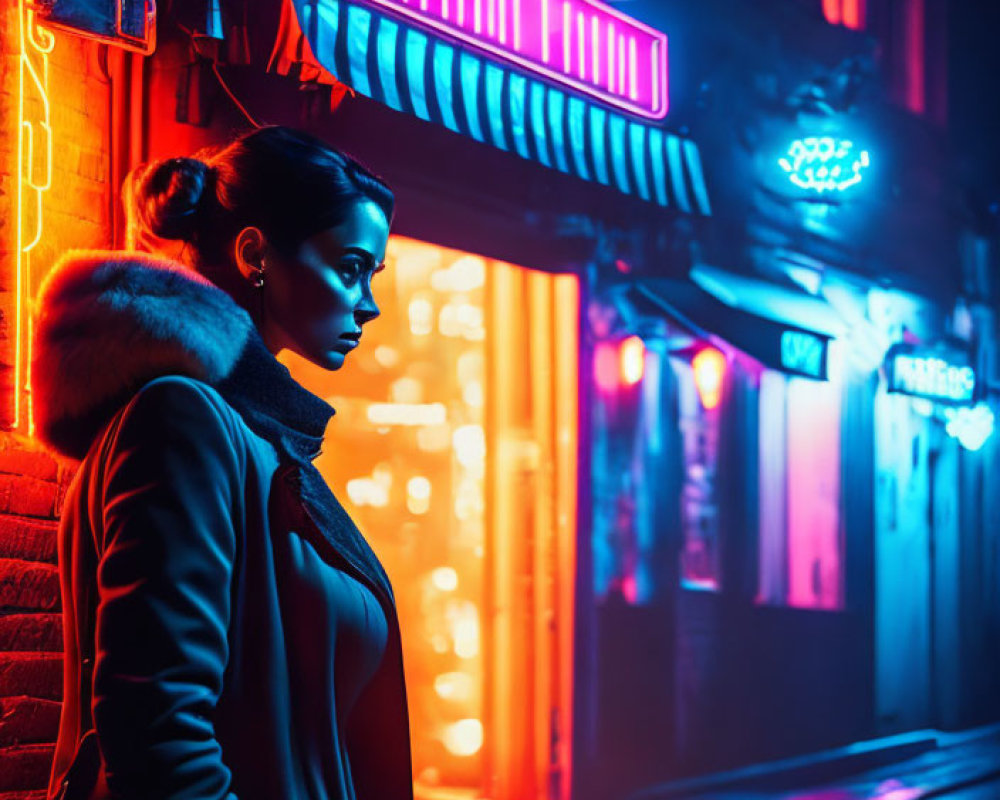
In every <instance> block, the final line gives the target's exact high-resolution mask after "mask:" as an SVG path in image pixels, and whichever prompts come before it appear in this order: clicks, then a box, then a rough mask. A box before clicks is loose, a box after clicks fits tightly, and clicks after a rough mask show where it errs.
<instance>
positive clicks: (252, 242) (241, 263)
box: [233, 225, 267, 280]
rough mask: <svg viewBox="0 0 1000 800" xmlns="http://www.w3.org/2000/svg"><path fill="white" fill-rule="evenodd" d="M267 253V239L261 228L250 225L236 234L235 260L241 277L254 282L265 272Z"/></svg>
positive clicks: (234, 245) (234, 243)
mask: <svg viewBox="0 0 1000 800" xmlns="http://www.w3.org/2000/svg"><path fill="white" fill-rule="evenodd" d="M266 251H267V238H266V237H265V236H264V233H263V231H261V229H260V228H255V227H254V226H252V225H250V226H248V227H246V228H244V229H243V230H241V231H240V232H239V233H238V234H236V239H235V241H234V242H233V260H234V261H235V262H236V268H237V269H239V271H240V275H242V276H243V277H244V278H246V279H247V280H252V279H253V278H254V277H255V276H256V275H257V274H258V273H259V272H260V271H261V270H263V269H264V254H265V253H266Z"/></svg>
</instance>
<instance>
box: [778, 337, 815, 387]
mask: <svg viewBox="0 0 1000 800" xmlns="http://www.w3.org/2000/svg"><path fill="white" fill-rule="evenodd" d="M781 366H783V367H784V368H785V369H788V370H791V371H793V372H798V373H801V374H803V375H806V376H808V377H810V378H822V377H823V376H824V373H825V372H826V340H825V339H822V338H820V337H819V336H813V335H812V334H809V333H804V332H803V331H783V332H782V334H781Z"/></svg>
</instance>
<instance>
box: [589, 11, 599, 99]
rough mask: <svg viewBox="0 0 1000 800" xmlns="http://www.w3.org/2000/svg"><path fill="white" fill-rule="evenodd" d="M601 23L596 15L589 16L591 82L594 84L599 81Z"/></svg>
mask: <svg viewBox="0 0 1000 800" xmlns="http://www.w3.org/2000/svg"><path fill="white" fill-rule="evenodd" d="M600 45H601V23H600V21H599V20H598V19H597V17H596V15H595V16H593V17H591V18H590V52H591V55H593V57H594V64H593V67H592V69H593V72H594V75H593V78H592V80H593V82H594V84H595V85H596V84H599V83H600V82H601V46H600Z"/></svg>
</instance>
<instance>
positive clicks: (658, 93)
mask: <svg viewBox="0 0 1000 800" xmlns="http://www.w3.org/2000/svg"><path fill="white" fill-rule="evenodd" d="M369 2H371V3H374V4H376V5H379V6H383V7H385V8H388V9H391V10H392V11H394V12H396V13H398V14H401V15H403V16H405V17H407V18H409V19H411V20H414V21H416V22H418V23H420V25H421V26H422V27H425V28H430V29H432V30H433V31H435V32H439V33H444V34H446V35H447V36H450V37H452V38H455V39H459V40H461V41H463V42H467V43H469V44H471V45H474V46H475V47H477V48H479V49H481V50H485V51H487V52H489V53H492V54H493V55H495V56H497V57H499V58H502V59H504V60H506V61H510V62H513V63H515V64H517V65H519V66H521V67H524V68H525V69H528V70H530V71H531V72H534V73H537V74H541V75H543V76H545V77H546V78H548V79H549V80H552V81H555V82H557V83H561V84H564V85H566V86H569V87H571V88H573V89H576V90H577V91H580V92H583V93H585V94H588V95H590V96H591V97H595V98H597V99H598V100H601V101H602V102H604V103H607V104H609V105H613V106H616V107H618V108H621V109H623V110H625V111H628V112H630V113H633V114H637V115H640V116H643V117H649V118H652V119H659V118H661V117H664V116H666V113H667V106H668V100H667V37H666V35H665V34H663V33H661V32H660V31H657V30H654V29H653V28H650V27H648V26H647V25H644V24H642V23H641V22H638V21H637V20H634V19H632V18H630V17H627V16H625V15H624V14H622V13H621V12H619V11H616V10H615V9H613V8H610V7H608V6H606V5H604V4H603V3H600V2H598V1H597V0H369Z"/></svg>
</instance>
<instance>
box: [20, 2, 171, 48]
mask: <svg viewBox="0 0 1000 800" xmlns="http://www.w3.org/2000/svg"><path fill="white" fill-rule="evenodd" d="M31 5H32V7H33V8H34V9H35V10H36V11H37V13H38V19H39V22H41V23H42V24H43V25H45V26H47V27H53V28H59V29H61V30H65V31H69V32H71V33H75V34H77V35H80V36H85V37H87V38H88V39H96V40H97V41H100V42H104V43H106V44H112V45H116V46H118V47H122V48H124V49H126V50H134V51H136V52H139V53H143V54H146V55H148V54H149V53H152V52H153V50H154V49H155V47H156V0H44V2H43V0H37V2H34V3H32V4H31Z"/></svg>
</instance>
